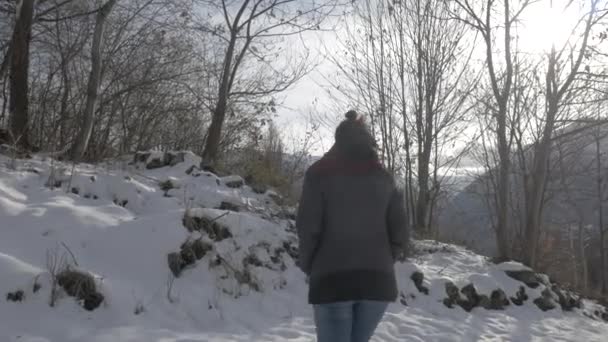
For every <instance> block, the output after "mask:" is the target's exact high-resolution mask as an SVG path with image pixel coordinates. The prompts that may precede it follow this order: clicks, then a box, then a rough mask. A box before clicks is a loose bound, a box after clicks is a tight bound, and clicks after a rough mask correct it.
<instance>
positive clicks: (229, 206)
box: [218, 201, 241, 212]
mask: <svg viewBox="0 0 608 342" xmlns="http://www.w3.org/2000/svg"><path fill="white" fill-rule="evenodd" d="M218 209H220V210H229V211H236V212H239V211H241V207H240V206H239V205H238V204H234V203H230V202H226V201H222V203H220V206H219V207H218Z"/></svg>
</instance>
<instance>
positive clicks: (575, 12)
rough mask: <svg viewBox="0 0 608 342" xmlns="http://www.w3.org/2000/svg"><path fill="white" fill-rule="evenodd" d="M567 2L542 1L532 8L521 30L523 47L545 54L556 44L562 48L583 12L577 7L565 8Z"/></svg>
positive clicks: (559, 0)
mask: <svg viewBox="0 0 608 342" xmlns="http://www.w3.org/2000/svg"><path fill="white" fill-rule="evenodd" d="M565 3H566V1H565V0H541V1H539V2H538V3H535V4H533V5H531V6H530V8H529V11H528V12H527V13H526V15H525V17H523V18H522V20H521V28H520V29H519V36H520V43H521V45H522V46H521V47H522V48H523V49H525V50H528V51H532V52H545V51H549V50H550V49H551V46H552V45H553V44H555V46H556V48H558V49H559V48H560V47H562V46H563V45H564V44H565V43H566V42H567V41H568V38H570V39H572V37H570V36H571V34H572V30H573V29H574V28H575V27H576V25H577V23H578V21H579V19H580V18H581V16H583V15H584V13H583V12H582V10H581V9H580V8H578V7H577V6H576V5H571V6H570V7H568V8H564V5H565Z"/></svg>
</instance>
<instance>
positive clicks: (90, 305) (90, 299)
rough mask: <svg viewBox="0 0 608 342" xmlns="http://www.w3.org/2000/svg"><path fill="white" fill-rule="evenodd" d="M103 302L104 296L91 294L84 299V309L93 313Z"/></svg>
mask: <svg viewBox="0 0 608 342" xmlns="http://www.w3.org/2000/svg"><path fill="white" fill-rule="evenodd" d="M103 300H104V296H103V294H101V293H99V292H94V293H90V294H88V295H87V296H86V297H85V298H84V303H83V307H84V308H85V309H86V310H88V311H93V310H95V309H97V308H98V307H99V306H100V305H101V303H103Z"/></svg>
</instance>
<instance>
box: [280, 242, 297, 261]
mask: <svg viewBox="0 0 608 342" xmlns="http://www.w3.org/2000/svg"><path fill="white" fill-rule="evenodd" d="M283 249H284V250H285V252H286V253H287V254H288V255H289V256H290V257H291V258H292V259H293V260H294V261H295V260H298V257H299V256H300V252H299V251H298V247H297V244H296V243H295V242H293V241H283Z"/></svg>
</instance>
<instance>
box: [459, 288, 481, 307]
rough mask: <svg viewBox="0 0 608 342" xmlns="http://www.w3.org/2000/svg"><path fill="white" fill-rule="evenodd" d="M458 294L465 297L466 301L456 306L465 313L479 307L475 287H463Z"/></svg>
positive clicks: (478, 298)
mask: <svg viewBox="0 0 608 342" xmlns="http://www.w3.org/2000/svg"><path fill="white" fill-rule="evenodd" d="M460 292H461V293H462V294H464V295H465V297H466V300H461V301H459V302H458V305H460V306H461V307H462V308H463V309H464V310H465V311H467V312H469V311H471V310H473V308H475V307H477V306H478V305H479V301H480V297H479V294H477V289H475V285H473V284H468V285H467V286H465V287H463V288H462V290H460Z"/></svg>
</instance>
